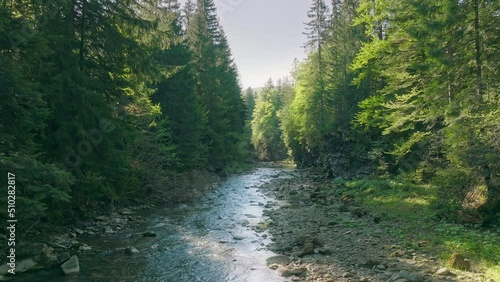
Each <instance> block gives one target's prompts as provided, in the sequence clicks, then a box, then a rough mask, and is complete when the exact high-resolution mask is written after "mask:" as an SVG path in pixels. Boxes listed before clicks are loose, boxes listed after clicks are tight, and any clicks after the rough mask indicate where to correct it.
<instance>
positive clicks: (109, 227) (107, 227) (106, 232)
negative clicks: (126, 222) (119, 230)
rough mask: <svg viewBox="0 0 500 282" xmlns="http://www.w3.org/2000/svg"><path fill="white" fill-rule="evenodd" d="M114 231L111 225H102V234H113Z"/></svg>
mask: <svg viewBox="0 0 500 282" xmlns="http://www.w3.org/2000/svg"><path fill="white" fill-rule="evenodd" d="M115 233H116V231H114V230H113V228H111V226H105V227H104V234H115Z"/></svg>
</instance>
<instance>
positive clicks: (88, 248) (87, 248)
mask: <svg viewBox="0 0 500 282" xmlns="http://www.w3.org/2000/svg"><path fill="white" fill-rule="evenodd" d="M78 250H79V251H81V252H88V251H91V250H92V247H91V246H88V245H83V246H80V248H78Z"/></svg>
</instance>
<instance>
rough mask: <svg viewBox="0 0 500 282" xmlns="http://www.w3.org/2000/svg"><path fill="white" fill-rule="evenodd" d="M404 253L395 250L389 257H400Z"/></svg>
mask: <svg viewBox="0 0 500 282" xmlns="http://www.w3.org/2000/svg"><path fill="white" fill-rule="evenodd" d="M404 255H405V254H404V253H403V252H401V251H395V252H393V253H392V254H391V257H395V258H400V257H403V256H404Z"/></svg>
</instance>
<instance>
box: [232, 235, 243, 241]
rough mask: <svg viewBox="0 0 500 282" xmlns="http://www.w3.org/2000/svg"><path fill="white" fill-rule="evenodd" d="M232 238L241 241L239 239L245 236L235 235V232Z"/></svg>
mask: <svg viewBox="0 0 500 282" xmlns="http://www.w3.org/2000/svg"><path fill="white" fill-rule="evenodd" d="M233 239H234V240H237V241H241V240H244V239H245V237H243V236H241V235H236V234H235V235H233Z"/></svg>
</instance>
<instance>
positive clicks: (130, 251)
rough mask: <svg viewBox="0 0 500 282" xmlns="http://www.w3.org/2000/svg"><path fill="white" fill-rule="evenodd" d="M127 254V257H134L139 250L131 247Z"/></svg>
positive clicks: (126, 249) (127, 249)
mask: <svg viewBox="0 0 500 282" xmlns="http://www.w3.org/2000/svg"><path fill="white" fill-rule="evenodd" d="M125 253H126V254H127V255H134V254H138V253H139V250H138V249H136V248H134V247H132V246H129V247H127V248H125Z"/></svg>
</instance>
